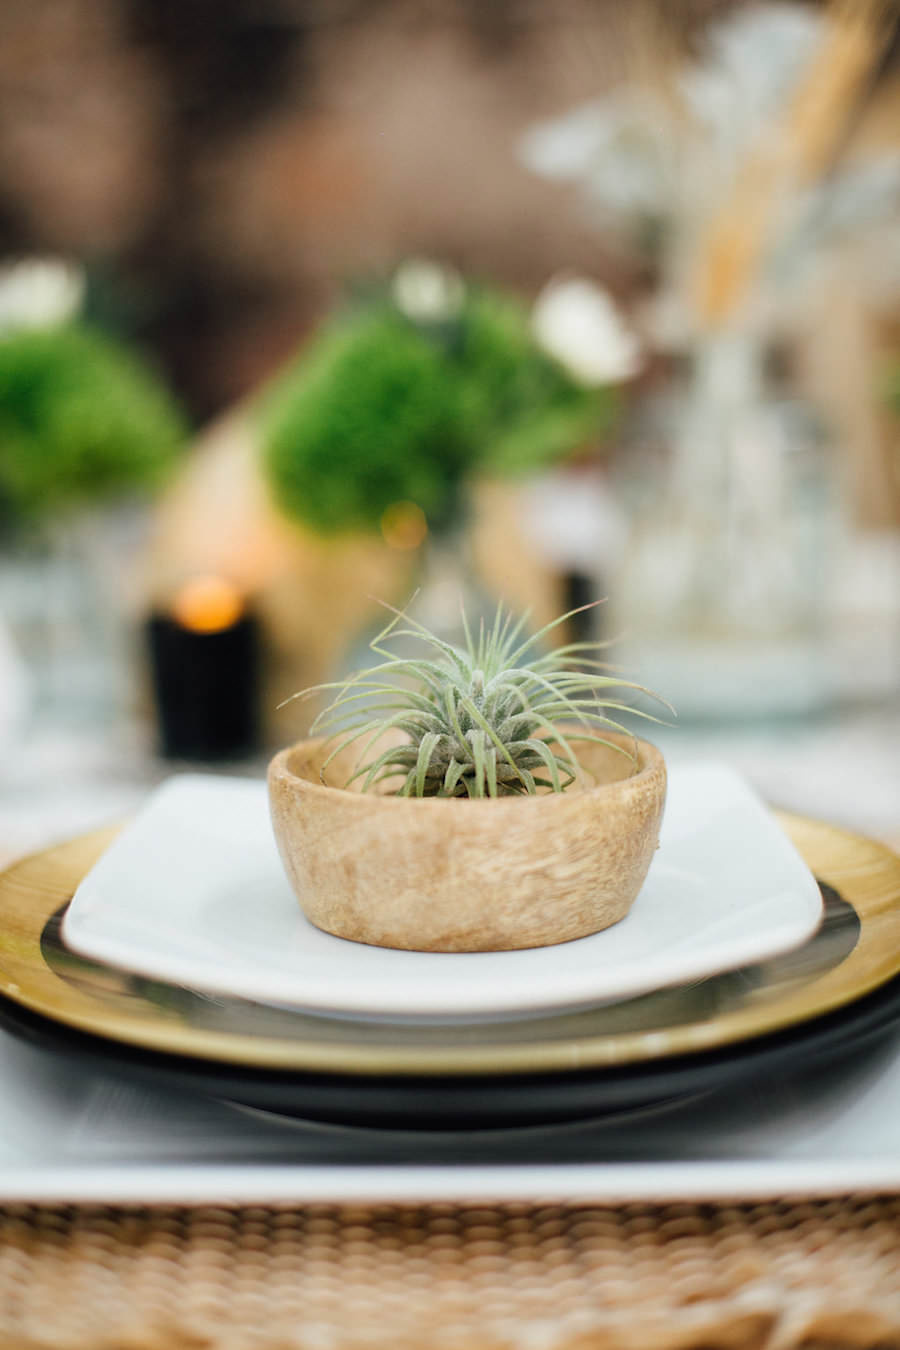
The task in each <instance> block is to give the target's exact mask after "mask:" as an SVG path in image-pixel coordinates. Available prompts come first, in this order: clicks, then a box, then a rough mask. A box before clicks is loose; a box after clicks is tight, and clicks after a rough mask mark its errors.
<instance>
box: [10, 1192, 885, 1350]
mask: <svg viewBox="0 0 900 1350" xmlns="http://www.w3.org/2000/svg"><path fill="white" fill-rule="evenodd" d="M800 1345H803V1346H806V1347H809V1348H810V1350H812V1347H816V1346H823V1347H824V1346H828V1347H841V1346H848V1347H850V1346H852V1347H868V1346H872V1347H875V1346H878V1347H884V1346H895V1345H898V1346H900V1199H881V1200H878V1199H876V1200H862V1199H858V1200H840V1201H829V1202H817V1203H810V1204H799V1203H790V1202H786V1201H785V1202H780V1203H776V1204H765V1205H752V1206H751V1205H747V1206H734V1207H722V1206H707V1205H703V1206H701V1205H686V1204H679V1205H669V1206H665V1207H659V1208H655V1207H652V1206H646V1205H640V1206H638V1205H635V1206H622V1207H616V1208H596V1207H580V1206H572V1205H566V1206H557V1205H547V1206H543V1207H541V1206H534V1205H503V1206H500V1207H495V1206H491V1207H485V1208H475V1207H468V1206H455V1205H448V1204H440V1205H438V1204H435V1205H429V1206H426V1207H416V1208H413V1207H393V1206H390V1207H389V1206H384V1207H372V1208H365V1209H350V1208H343V1207H341V1208H339V1207H328V1206H314V1207H311V1208H309V1209H304V1210H299V1211H298V1210H296V1209H290V1210H288V1209H284V1210H280V1209H277V1208H259V1209H256V1208H247V1207H244V1208H239V1209H214V1208H195V1209H180V1208H179V1209H173V1208H165V1209H162V1208H161V1209H106V1208H102V1207H79V1208H77V1209H68V1208H46V1207H31V1206H11V1207H7V1208H5V1209H3V1210H0V1346H2V1348H3V1350H11V1348H12V1347H15V1350H37V1348H38V1347H41V1350H44V1347H47V1348H49V1347H53V1350H74V1348H75V1347H78V1350H81V1348H82V1347H84V1350H156V1348H157V1347H159V1350H181V1348H184V1350H187V1348H188V1347H191V1348H192V1350H200V1348H201V1347H223V1348H227V1350H243V1348H244V1347H248V1348H249V1347H254V1350H262V1348H263V1347H265V1350H269V1348H271V1350H290V1348H291V1347H303V1350H307V1348H308V1350H363V1347H365V1348H366V1350H373V1348H374V1347H390V1350H430V1347H436V1348H437V1350H444V1347H448V1348H450V1347H452V1348H453V1350H519V1347H521V1348H522V1350H617V1348H618V1347H623V1348H624V1347H629V1350H630V1348H631V1347H634V1348H635V1350H638V1347H640V1348H641V1350H644V1348H646V1350H668V1348H669V1347H672V1348H675V1347H677V1348H678V1350H682V1348H683V1347H693V1346H697V1347H701V1346H702V1347H713V1346H722V1347H731V1348H732V1350H742V1348H743V1347H761V1348H762V1347H765V1350H786V1347H793V1346H800Z"/></svg>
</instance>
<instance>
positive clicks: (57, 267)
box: [0, 258, 85, 333]
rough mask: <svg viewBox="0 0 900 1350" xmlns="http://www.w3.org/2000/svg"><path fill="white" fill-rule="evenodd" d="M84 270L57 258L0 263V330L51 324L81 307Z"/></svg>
mask: <svg viewBox="0 0 900 1350" xmlns="http://www.w3.org/2000/svg"><path fill="white" fill-rule="evenodd" d="M84 289H85V281H84V272H83V271H82V269H81V268H80V267H77V266H76V265H75V264H73V263H67V262H64V261H63V260H62V259H59V258H28V259H23V260H22V261H21V262H15V263H9V264H7V266H5V267H0V333H4V332H10V331H12V330H14V329H17V328H53V327H54V326H55V325H57V324H61V323H66V322H67V320H69V319H71V318H73V317H74V316H75V315H76V314H77V313H78V310H79V309H80V308H81V303H82V300H83V299H84Z"/></svg>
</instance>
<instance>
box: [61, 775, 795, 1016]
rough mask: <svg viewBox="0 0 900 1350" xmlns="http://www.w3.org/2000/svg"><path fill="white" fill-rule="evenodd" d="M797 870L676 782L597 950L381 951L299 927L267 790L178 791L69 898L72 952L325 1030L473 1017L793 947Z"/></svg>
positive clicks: (212, 787)
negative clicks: (334, 1020) (353, 1023)
mask: <svg viewBox="0 0 900 1350" xmlns="http://www.w3.org/2000/svg"><path fill="white" fill-rule="evenodd" d="M821 912H822V901H821V895H820V893H819V889H818V887H817V885H816V882H815V880H814V878H813V877H812V875H811V873H810V871H809V869H808V868H807V866H806V864H805V863H804V862H803V860H802V859H801V858H800V856H799V854H798V853H797V852H796V851H795V849H794V848H793V846H792V845H791V844H790V842H789V841H788V839H787V838H786V836H785V835H784V833H783V832H782V830H781V829H780V828H779V826H778V825H777V824H776V822H775V821H774V819H773V818H772V817H771V816H770V814H769V813H768V812H767V811H766V809H765V807H764V806H763V805H762V803H761V802H760V801H759V800H758V799H757V798H756V797H755V796H754V794H753V793H752V791H751V790H750V788H749V787H748V786H747V784H746V783H744V782H743V780H742V779H740V778H739V777H738V776H737V775H736V774H734V773H733V772H732V771H731V770H729V769H727V768H725V767H723V766H720V765H716V764H703V765H694V766H690V767H676V768H674V769H672V771H671V774H670V781H669V795H668V802H667V806H666V815H665V821H664V824H663V830H662V835H661V839H660V847H659V850H658V852H657V854H656V857H655V859H654V861H653V864H652V866H651V868H650V872H649V875H648V877H647V880H646V882H645V883H644V886H643V889H642V890H641V893H640V895H639V896H638V898H637V900H636V901H635V904H634V906H633V908H632V910H631V913H630V914H629V915H628V916H627V918H625V919H623V920H622V922H621V923H618V924H616V925H615V926H614V927H613V928H609V929H606V930H605V931H604V932H602V933H597V934H595V935H594V936H592V937H587V938H581V939H579V940H578V941H574V942H567V943H562V944H560V945H558V946H555V947H543V948H536V949H531V950H527V951H515V952H478V953H461V954H446V955H445V954H435V953H424V952H401V951H390V950H385V949H382V948H377V947H368V946H364V945H362V944H359V943H354V942H347V941H345V940H343V939H341V938H335V937H331V936H329V935H328V934H326V933H323V932H320V931H319V930H318V929H317V928H314V927H313V926H312V925H311V924H309V923H308V922H307V921H306V919H305V918H304V917H303V915H302V913H301V912H300V909H299V907H298V904H297V901H296V900H295V898H294V895H293V892H292V891H291V889H290V887H289V885H288V882H287V880H286V878H285V876H284V873H283V871H282V867H281V862H280V860H279V857H278V853H277V850H276V847H275V842H274V839H273V836H272V830H271V825H270V822H269V811H268V799H267V793H266V787H265V784H264V783H261V782H257V781H247V780H234V779H225V778H217V777H212V776H205V775H185V776H180V777H176V778H173V779H171V780H170V781H169V782H168V783H167V784H165V785H164V786H163V787H162V788H160V789H159V790H158V791H157V792H155V793H154V794H153V796H152V797H151V798H150V799H149V801H148V803H147V805H146V806H145V807H144V809H143V810H142V811H141V812H140V814H139V815H138V816H137V817H136V818H135V820H134V821H133V822H132V823H131V824H130V825H129V826H128V827H127V828H126V829H125V830H124V831H123V832H122V834H121V835H119V836H118V837H117V839H116V840H115V842H114V843H113V845H112V846H111V848H110V849H109V850H108V851H107V852H106V853H105V854H104V855H103V857H102V858H101V859H100V861H99V863H98V864H97V865H96V866H95V867H94V868H93V870H92V871H91V872H90V873H89V874H88V876H87V877H86V878H85V880H84V881H83V882H82V884H81V885H80V886H79V888H78V890H77V892H76V894H75V897H74V899H73V901H72V904H71V906H70V908H69V910H68V912H67V914H66V917H65V921H64V927H63V933H64V937H65V940H66V942H67V943H68V944H69V946H70V947H71V948H72V949H73V950H74V951H76V952H78V953H80V954H81V955H83V956H87V957H90V958H92V959H95V960H99V961H104V962H107V963H109V964H112V965H116V966H119V967H122V968H124V969H126V970H130V971H134V972H136V973H138V974H142V975H146V976H149V977H151V978H157V979H162V980H167V981H169V982H170V983H174V984H180V985H184V986H187V987H189V988H193V989H200V990H206V991H210V992H220V993H228V994H231V995H237V996H241V997H244V998H249V999H254V1000H257V1001H261V1002H266V1003H280V1004H288V1005H291V1006H296V1007H297V1008H303V1009H305V1010H318V1011H322V1012H326V1013H328V1014H330V1015H334V1014H338V1015H341V1014H343V1015H349V1016H355V1017H360V1016H363V1017H373V1016H374V1017H394V1018H398V1017H400V1018H429V1017H440V1018H454V1019H482V1018H484V1017H488V1016H522V1015H528V1014H529V1013H537V1012H540V1011H543V1010H546V1009H563V1008H566V1009H568V1008H574V1007H578V1006H585V1005H595V1004H597V1003H599V1002H603V1001H607V1000H613V999H622V998H628V997H632V996H634V995H637V994H641V993H646V992H647V991H649V990H652V989H658V988H661V987H664V986H668V985H674V984H682V983H684V982H686V981H690V980H697V979H702V978H705V977H706V976H710V975H714V974H717V973H719V972H721V971H723V970H731V969H735V968H737V967H738V966H743V965H747V964H749V963H751V962H754V961H759V960H763V959H766V958H769V957H772V956H775V955H777V954H779V953H781V952H784V951H787V950H789V949H790V948H792V947H796V946H799V945H800V944H801V943H803V942H804V941H806V940H807V939H808V938H809V937H811V935H812V934H813V933H814V932H815V930H816V927H817V926H818V924H819V922H820V918H821Z"/></svg>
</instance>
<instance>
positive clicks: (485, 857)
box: [269, 735, 666, 952]
mask: <svg viewBox="0 0 900 1350" xmlns="http://www.w3.org/2000/svg"><path fill="white" fill-rule="evenodd" d="M609 739H610V740H615V741H616V742H618V743H619V744H621V745H622V746H623V747H627V748H628V750H629V751H631V750H632V749H635V750H636V754H637V762H636V764H635V763H633V762H632V761H631V760H629V759H628V758H626V756H624V755H623V754H621V753H620V752H618V751H616V750H613V749H610V748H609V747H607V746H603V745H596V744H592V743H590V742H584V743H582V745H581V746H580V747H579V758H580V760H581V765H582V769H583V770H584V774H583V778H582V780H581V782H580V783H578V784H573V786H572V787H571V788H569V790H568V791H566V792H563V793H554V792H547V793H542V794H540V795H537V796H533V797H501V798H499V799H496V800H494V799H483V800H475V801H470V800H468V799H466V798H452V799H442V798H434V797H426V798H407V797H403V798H401V797H393V796H379V795H377V794H372V793H363V792H359V791H354V790H353V789H352V788H351V789H345V788H337V787H330V786H326V785H325V784H323V782H322V781H321V778H320V771H321V765H322V762H323V760H324V759H325V757H326V754H327V747H325V746H324V743H323V742H322V741H321V740H312V741H303V742H301V743H300V744H298V745H295V746H292V747H291V748H289V749H287V750H282V751H281V753H280V754H278V755H276V756H275V758H274V759H273V760H272V763H271V765H270V766H269V798H270V803H271V810H272V822H273V825H274V829H275V838H276V840H277V841H278V848H279V852H280V853H281V858H282V862H283V863H284V867H285V870H286V872H287V875H288V877H289V879H290V882H291V885H292V886H293V888H294V890H295V892H296V894H297V898H298V899H299V901H300V904H301V906H302V908H303V911H304V913H305V914H306V917H307V918H308V919H309V920H310V922H311V923H314V924H315V925H316V926H317V927H318V928H322V929H324V930H325V931H326V932H327V933H334V934H335V935H336V936H337V937H342V938H350V939H352V940H353V941H354V942H366V943H369V944H372V945H374V946H377V947H399V948H403V949H405V950H411V951H428V952H478V951H508V950H512V949H514V948H519V947H546V946H549V945H551V944H552V943H557V942H568V941H569V940H570V939H572V938H580V937H585V936H587V934H589V933H596V932H598V931H599V930H600V929H601V928H608V927H609V926H610V924H614V923H617V922H618V921H619V919H621V918H623V917H624V916H625V914H627V912H628V910H629V908H630V907H631V904H632V902H633V901H634V899H635V897H636V895H637V893H638V891H639V890H640V888H641V886H642V884H643V881H644V878H645V876H646V875H647V870H648V868H649V866H650V861H651V859H652V857H653V854H654V852H655V850H656V848H657V845H658V841H659V827H660V823H661V821H662V814H663V807H664V805H665V796H666V767H665V761H664V760H663V757H662V755H661V754H660V752H659V750H657V749H656V748H655V746H652V745H650V744H648V743H647V742H646V741H636V742H634V741H632V740H631V739H630V738H628V737H624V736H612V735H611V736H610V737H609ZM328 776H329V778H330V779H331V778H333V779H335V780H336V781H338V782H343V781H345V778H346V776H347V774H346V762H345V765H344V766H343V768H342V766H341V764H340V762H339V760H335V761H334V762H333V764H331V765H329V769H328Z"/></svg>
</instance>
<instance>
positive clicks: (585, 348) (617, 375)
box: [531, 277, 642, 386]
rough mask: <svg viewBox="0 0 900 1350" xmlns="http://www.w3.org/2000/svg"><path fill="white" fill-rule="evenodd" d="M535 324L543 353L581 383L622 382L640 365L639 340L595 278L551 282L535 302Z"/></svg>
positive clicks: (534, 330) (534, 327)
mask: <svg viewBox="0 0 900 1350" xmlns="http://www.w3.org/2000/svg"><path fill="white" fill-rule="evenodd" d="M531 322H532V329H533V332H534V335H535V338H536V339H537V341H538V343H539V344H540V346H541V347H543V349H544V351H545V352H547V354H548V355H549V356H552V357H554V359H555V360H557V361H558V362H559V363H560V365H562V366H565V367H566V369H567V370H568V371H569V372H570V374H571V375H572V376H573V377H574V378H575V379H576V380H578V381H580V383H582V384H586V385H589V386H595V385H603V384H617V383H618V382H619V381H621V380H627V379H629V378H630V377H631V376H632V375H636V374H637V372H638V371H639V370H640V368H641V365H642V360H641V353H640V346H639V343H638V340H637V338H636V337H635V335H634V334H633V333H632V332H631V331H630V330H629V329H628V328H627V327H626V325H625V322H624V321H623V319H622V317H621V315H620V314H619V311H618V310H617V309H616V307H615V305H614V304H613V302H612V300H611V299H610V297H609V296H608V295H607V293H606V291H604V290H601V288H600V287H599V286H595V285H594V283H593V282H591V281H587V280H585V279H583V278H578V277H573V278H571V279H569V280H559V281H551V282H550V283H549V285H547V286H545V287H544V289H543V291H541V294H540V295H539V296H538V298H537V301H536V302H535V306H534V310H533V312H532V316H531Z"/></svg>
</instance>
